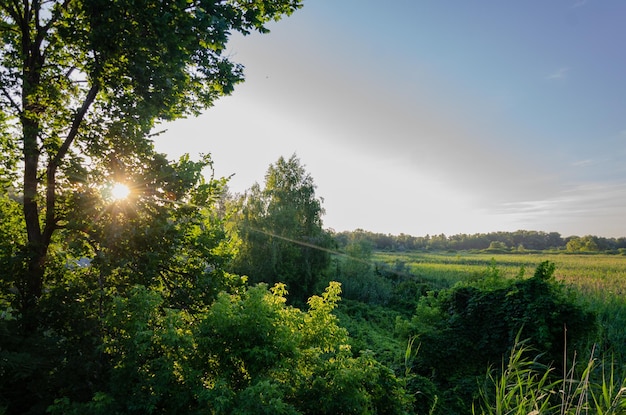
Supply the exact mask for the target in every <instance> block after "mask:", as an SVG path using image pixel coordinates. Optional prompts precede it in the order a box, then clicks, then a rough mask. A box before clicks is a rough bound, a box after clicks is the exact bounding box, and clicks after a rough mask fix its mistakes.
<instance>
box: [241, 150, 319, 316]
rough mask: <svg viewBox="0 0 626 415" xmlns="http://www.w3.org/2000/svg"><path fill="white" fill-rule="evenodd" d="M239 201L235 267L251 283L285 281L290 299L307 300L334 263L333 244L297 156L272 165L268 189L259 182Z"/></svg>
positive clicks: (308, 176)
mask: <svg viewBox="0 0 626 415" xmlns="http://www.w3.org/2000/svg"><path fill="white" fill-rule="evenodd" d="M239 203H240V205H239V206H238V207H237V210H238V212H237V214H236V215H235V216H234V221H235V224H234V225H235V228H236V231H237V234H238V235H239V238H240V246H239V248H238V253H237V255H236V257H235V258H234V261H233V262H232V265H231V269H232V271H233V272H235V273H237V274H242V275H247V276H248V277H249V278H250V281H251V282H265V283H268V284H275V283H277V282H282V283H285V284H286V285H287V287H288V289H289V292H290V300H291V301H294V302H295V303H297V304H304V303H305V301H306V299H307V298H308V297H309V296H310V295H312V294H313V292H314V289H315V287H316V285H317V282H318V281H319V279H320V276H321V274H322V272H323V271H324V270H325V269H326V268H327V266H328V264H329V258H330V257H329V253H328V249H329V248H330V246H331V239H330V236H329V235H328V233H327V232H326V231H324V230H323V228H322V214H323V213H324V211H323V209H322V205H321V201H320V200H319V199H318V198H317V197H316V196H315V185H314V183H313V179H312V178H311V176H310V175H309V174H308V173H306V171H305V169H304V166H302V165H301V164H300V160H299V159H298V158H297V157H296V156H295V155H293V156H291V158H290V159H289V160H285V159H284V158H282V157H281V158H279V160H278V161H277V162H276V163H275V164H273V165H270V167H269V169H268V171H267V174H266V176H265V187H264V188H263V189H261V188H260V186H259V185H258V184H255V185H254V186H253V187H252V188H251V189H250V190H249V192H248V193H247V194H246V195H244V196H243V197H242V198H241V200H240V202H239Z"/></svg>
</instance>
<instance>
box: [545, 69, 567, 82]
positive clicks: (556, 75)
mask: <svg viewBox="0 0 626 415" xmlns="http://www.w3.org/2000/svg"><path fill="white" fill-rule="evenodd" d="M568 73H569V68H568V67H563V68H559V69H557V70H556V71H554V72H552V73H551V74H550V75H548V76H547V77H546V78H547V79H557V80H558V79H566V78H567V75H568Z"/></svg>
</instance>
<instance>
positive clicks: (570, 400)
mask: <svg viewBox="0 0 626 415" xmlns="http://www.w3.org/2000/svg"><path fill="white" fill-rule="evenodd" d="M594 354H595V350H592V352H591V357H590V358H589V361H588V363H587V365H586V366H584V367H583V368H579V367H578V366H577V365H576V364H572V367H571V368H570V369H569V370H564V373H563V376H562V378H558V377H557V376H556V373H555V371H554V370H553V368H551V367H546V366H543V365H540V364H538V363H537V362H536V360H535V359H532V358H531V357H530V356H532V350H531V348H529V347H528V346H527V345H526V344H525V342H523V341H519V337H518V339H517V341H516V343H515V346H514V347H513V349H512V351H511V353H510V355H509V358H508V362H507V363H506V365H504V364H503V367H502V370H501V371H500V372H499V374H498V375H496V374H494V372H493V371H490V372H489V373H488V376H487V382H486V386H484V387H483V388H481V391H480V403H479V407H478V408H477V406H476V405H474V406H473V408H472V413H473V414H474V415H476V414H481V415H508V414H510V415H522V414H523V415H542V414H549V415H552V414H554V415H556V414H559V415H581V414H585V415H588V414H597V415H618V414H626V379H624V378H623V377H618V376H617V373H616V372H617V370H616V367H615V365H614V364H613V362H606V361H601V362H600V363H598V361H597V360H596V359H595V357H594ZM618 379H621V380H618Z"/></svg>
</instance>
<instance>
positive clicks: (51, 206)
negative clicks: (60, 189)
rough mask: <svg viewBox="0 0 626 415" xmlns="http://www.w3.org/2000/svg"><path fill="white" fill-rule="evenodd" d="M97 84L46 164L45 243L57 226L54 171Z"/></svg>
mask: <svg viewBox="0 0 626 415" xmlns="http://www.w3.org/2000/svg"><path fill="white" fill-rule="evenodd" d="M99 89H100V88H99V86H98V84H97V83H95V84H94V85H92V87H91V89H90V90H89V92H88V93H87V96H86V97H85V100H84V101H83V105H82V106H81V107H80V109H79V110H78V111H77V112H76V115H75V116H74V120H73V122H72V126H71V128H70V131H69V132H68V133H67V137H66V138H65V141H63V144H61V147H59V150H58V151H57V153H56V155H55V157H54V158H53V159H52V160H50V163H49V164H48V169H47V170H46V179H47V187H46V222H45V227H44V234H43V237H44V241H45V243H46V244H47V243H49V242H50V239H51V238H52V233H53V232H54V230H55V229H56V228H57V225H56V216H55V205H56V173H57V169H58V168H59V165H60V164H61V161H63V158H64V157H65V156H66V154H67V152H68V151H69V149H70V146H71V145H72V143H73V142H74V140H75V139H76V136H77V135H78V130H79V128H80V125H81V123H82V122H83V120H84V119H85V115H86V114H87V111H88V110H89V107H90V106H91V104H93V102H94V101H95V99H96V96H97V95H98V91H99Z"/></svg>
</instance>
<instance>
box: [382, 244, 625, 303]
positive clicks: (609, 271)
mask: <svg viewBox="0 0 626 415" xmlns="http://www.w3.org/2000/svg"><path fill="white" fill-rule="evenodd" d="M372 259H373V261H374V262H376V263H378V264H381V263H382V264H386V265H387V266H390V267H391V268H392V269H397V270H399V271H400V272H407V273H410V274H412V275H415V276H416V277H417V278H419V279H422V280H424V282H428V283H431V284H432V285H433V286H435V287H438V288H447V287H450V286H452V285H453V284H454V283H456V282H457V281H460V280H463V279H465V278H468V277H471V276H473V275H478V274H480V273H482V272H483V271H484V270H485V269H486V268H488V267H490V266H496V267H497V268H498V270H499V271H500V273H501V275H503V276H505V277H510V278H513V277H516V276H518V275H520V272H523V273H524V275H526V276H532V273H533V272H534V270H535V268H536V267H537V265H539V264H540V263H541V262H543V261H551V262H554V263H555V264H556V272H555V277H556V279H557V280H559V281H562V282H563V283H565V284H568V285H571V286H572V287H574V288H575V289H577V290H578V291H580V292H581V293H583V294H584V295H585V296H589V297H593V298H594V299H597V300H614V299H615V298H621V297H622V296H623V295H624V293H626V256H622V255H606V254H569V253H526V254H509V253H492V252H489V253H485V252H458V251H455V252H418V251H415V252H383V251H377V252H375V253H374V255H373V258H372Z"/></svg>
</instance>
